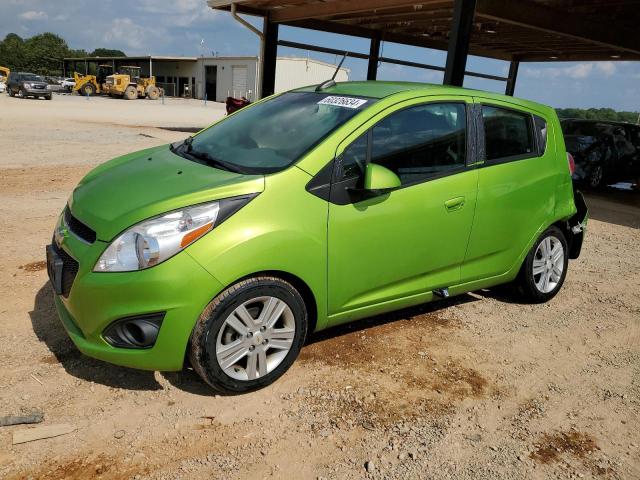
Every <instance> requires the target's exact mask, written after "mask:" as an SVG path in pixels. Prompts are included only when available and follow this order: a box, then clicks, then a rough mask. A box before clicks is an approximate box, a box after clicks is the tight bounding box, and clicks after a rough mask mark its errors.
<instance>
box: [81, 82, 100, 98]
mask: <svg viewBox="0 0 640 480" xmlns="http://www.w3.org/2000/svg"><path fill="white" fill-rule="evenodd" d="M80 92H81V95H82V96H83V97H93V96H94V95H95V94H96V86H95V85H94V84H93V83H85V84H84V85H83V86H82V87H81V88H80Z"/></svg>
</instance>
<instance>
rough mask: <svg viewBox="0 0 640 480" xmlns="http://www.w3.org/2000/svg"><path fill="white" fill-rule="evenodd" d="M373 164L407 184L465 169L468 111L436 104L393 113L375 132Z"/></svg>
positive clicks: (458, 104) (374, 128) (381, 122)
mask: <svg viewBox="0 0 640 480" xmlns="http://www.w3.org/2000/svg"><path fill="white" fill-rule="evenodd" d="M371 135H372V139H371V141H372V145H371V162H373V163H377V164H379V165H382V166H384V167H386V168H388V169H390V170H392V171H393V172H394V173H395V174H396V175H398V177H399V178H400V181H401V182H402V185H407V184H411V183H415V182H420V181H423V180H426V179H428V178H433V177H437V176H440V175H442V174H446V173H448V172H452V171H456V170H459V169H461V168H464V166H465V153H466V109H465V106H464V104H462V103H432V104H424V105H419V106H415V107H410V108H406V109H404V110H400V111H398V112H396V113H393V114H391V115H389V116H388V117H386V118H385V119H383V120H382V121H380V122H379V123H378V124H377V125H375V126H374V127H373V129H372V132H371Z"/></svg>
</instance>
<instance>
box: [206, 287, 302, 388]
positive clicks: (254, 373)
mask: <svg viewBox="0 0 640 480" xmlns="http://www.w3.org/2000/svg"><path fill="white" fill-rule="evenodd" d="M295 332H296V324H295V319H294V316H293V312H292V310H291V308H290V307H289V305H287V304H286V303H285V302H284V301H283V300H280V299H279V298H276V297H257V298H253V299H251V300H248V301H246V302H244V303H243V304H241V305H239V306H238V307H236V309H235V310H234V311H233V312H232V313H231V315H229V316H228V317H227V318H226V319H225V321H224V324H223V325H222V328H220V331H219V332H218V336H217V339H216V359H217V361H218V364H219V365H220V368H222V370H223V371H224V373H225V374H227V375H228V376H229V377H231V378H234V379H236V380H245V381H247V380H255V379H257V378H262V377H264V376H265V375H267V374H268V373H270V372H272V371H273V370H274V369H275V368H276V367H277V366H278V365H280V363H282V361H283V360H284V359H285V357H286V356H287V354H288V353H289V350H291V347H292V345H293V339H294V336H295Z"/></svg>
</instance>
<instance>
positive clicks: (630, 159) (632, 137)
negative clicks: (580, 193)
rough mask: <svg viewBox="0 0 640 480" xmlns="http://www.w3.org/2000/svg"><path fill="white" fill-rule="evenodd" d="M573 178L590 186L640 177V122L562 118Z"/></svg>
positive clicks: (598, 186)
mask: <svg viewBox="0 0 640 480" xmlns="http://www.w3.org/2000/svg"><path fill="white" fill-rule="evenodd" d="M561 125H562V131H563V133H564V139H565V143H566V145H567V151H568V152H570V153H571V154H572V155H573V157H574V159H575V163H576V171H575V173H574V175H573V178H574V180H575V181H576V182H578V183H581V184H584V185H585V186H588V187H590V188H601V187H604V186H606V185H610V184H612V183H616V182H620V181H631V182H638V179H640V126H638V125H631V124H628V123H620V122H605V121H599V120H573V119H567V120H562V122H561Z"/></svg>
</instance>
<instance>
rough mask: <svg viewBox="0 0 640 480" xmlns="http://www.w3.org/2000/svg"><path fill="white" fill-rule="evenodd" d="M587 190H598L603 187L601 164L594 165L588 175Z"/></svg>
mask: <svg viewBox="0 0 640 480" xmlns="http://www.w3.org/2000/svg"><path fill="white" fill-rule="evenodd" d="M588 182H589V188H592V189H594V190H595V189H598V188H602V187H604V168H603V167H602V165H601V164H599V163H598V164H596V165H594V166H593V168H592V169H591V172H590V173H589V179H588Z"/></svg>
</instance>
